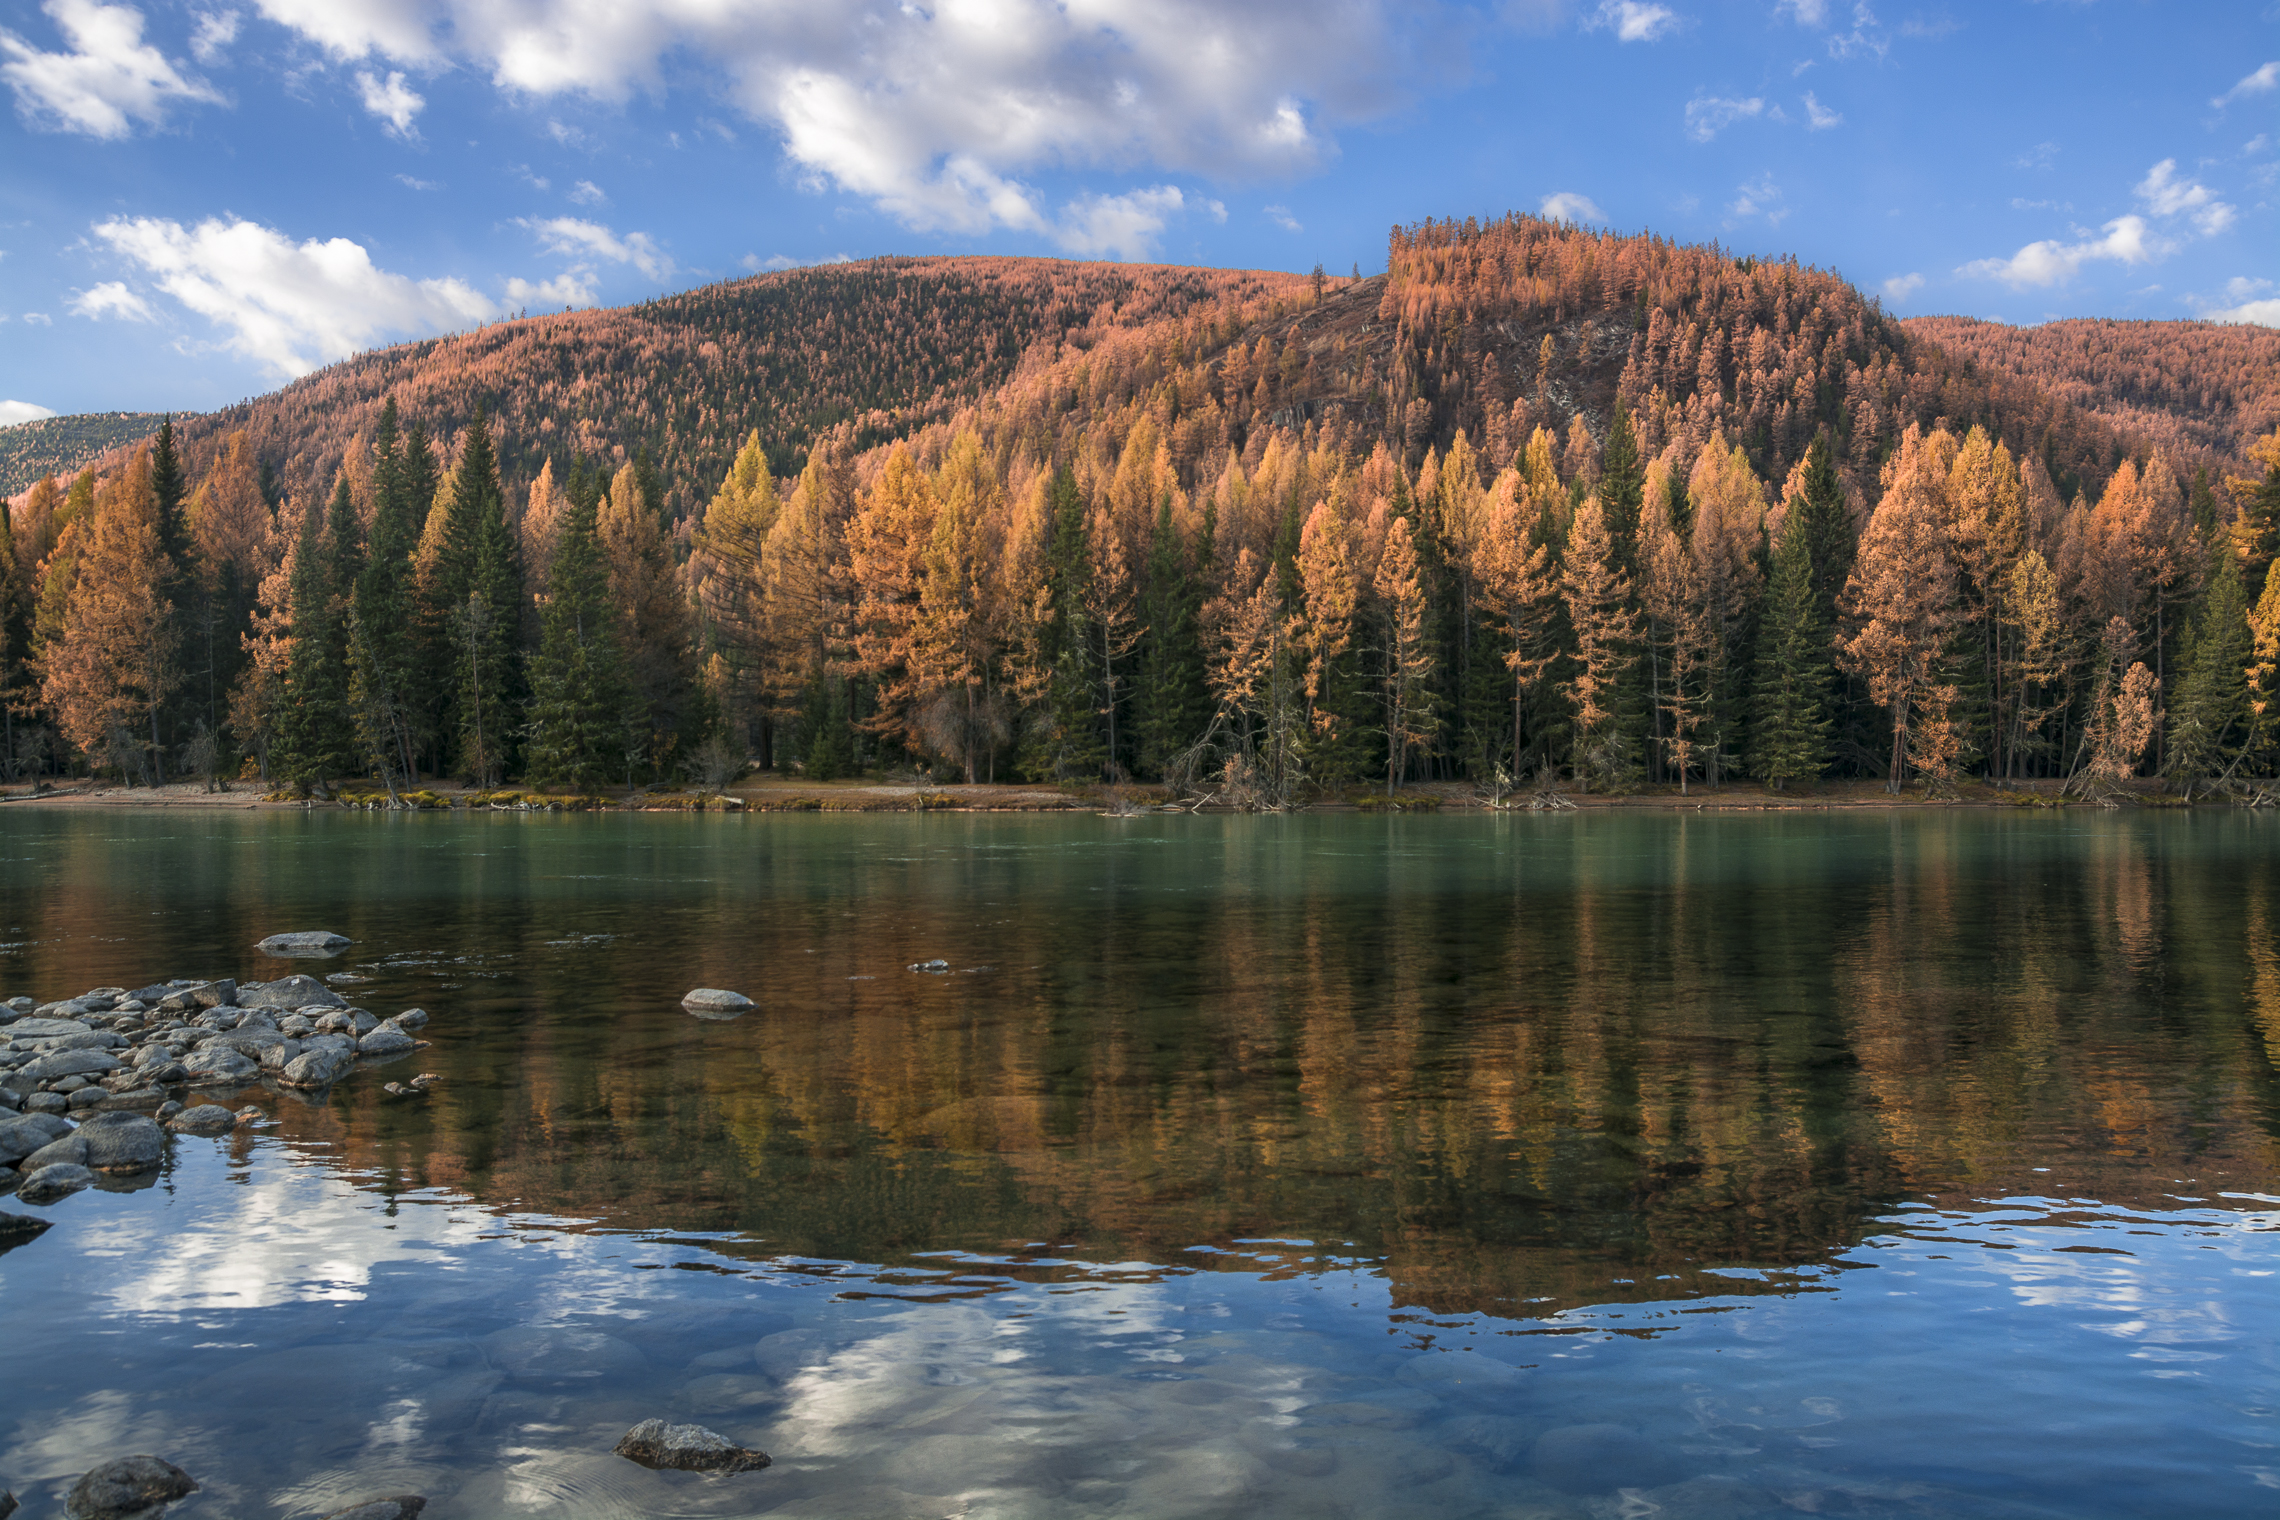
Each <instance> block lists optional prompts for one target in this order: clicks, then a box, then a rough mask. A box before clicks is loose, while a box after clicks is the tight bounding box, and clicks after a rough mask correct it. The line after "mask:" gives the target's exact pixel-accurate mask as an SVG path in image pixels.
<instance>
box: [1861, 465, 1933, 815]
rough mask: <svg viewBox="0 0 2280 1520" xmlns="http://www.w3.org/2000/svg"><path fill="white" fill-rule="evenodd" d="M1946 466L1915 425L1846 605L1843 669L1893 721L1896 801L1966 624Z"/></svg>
mask: <svg viewBox="0 0 2280 1520" xmlns="http://www.w3.org/2000/svg"><path fill="white" fill-rule="evenodd" d="M1933 436H1934V437H1935V438H1936V437H1939V436H1941V435H1938V434H1935V435H1933ZM1946 465H1947V460H1946V459H1945V458H1941V457H1938V456H1937V454H1936V451H1935V450H1933V449H1932V448H1930V447H1928V446H1927V445H1926V443H1925V441H1924V440H1923V438H1922V437H1921V436H1920V435H1919V433H1918V431H1917V429H1916V428H1914V427H1910V428H1909V429H1908V432H1907V434H1906V437H1905V438H1904V440H1903V442H1902V444H1901V451H1900V453H1899V455H1898V456H1896V457H1895V458H1894V460H1893V461H1892V462H1891V464H1889V465H1887V466H1886V474H1887V484H1886V487H1885V492H1884V499H1883V500H1882V501H1881V502H1879V503H1878V504H1877V507H1876V511H1875V512H1874V513H1873V514H1872V515H1871V516H1870V517H1869V520H1868V528H1867V531H1865V532H1864V533H1862V534H1861V539H1860V549H1859V553H1858V555H1857V557H1856V559H1855V561H1854V564H1853V571H1852V577H1851V579H1850V580H1849V581H1847V582H1846V585H1845V595H1844V600H1843V603H1842V610H1843V612H1844V614H1845V616H1846V618H1847V620H1848V627H1849V629H1850V632H1849V633H1848V635H1847V636H1846V638H1845V639H1844V641H1843V643H1842V645H1841V646H1840V648H1841V661H1840V663H1841V664H1842V665H1843V666H1844V668H1846V669H1847V670H1850V671H1852V672H1854V673H1855V674H1857V675H1859V676H1860V677H1861V679H1862V680H1863V681H1864V682H1865V683H1866V684H1867V686H1868V691H1869V696H1870V698H1871V699H1872V700H1874V701H1875V702H1876V703H1877V705H1878V706H1880V707H1883V708H1884V709H1886V711H1887V712H1888V713H1889V714H1890V715H1891V721H1892V759H1891V768H1890V770H1889V772H1888V773H1887V777H1886V781H1885V790H1887V791H1889V792H1893V793H1895V794H1897V793H1898V792H1899V790H1900V787H1901V785H1902V783H1903V782H1904V781H1905V780H1906V777H1907V772H1908V762H1909V742H1910V738H1911V733H1912V725H1913V723H1914V721H1915V719H1916V717H1917V715H1918V710H1919V708H1921V707H1922V706H1923V705H1924V704H1925V702H1926V701H1927V700H1929V699H1931V698H1932V696H1933V692H1934V688H1935V687H1937V686H1938V685H1939V684H1941V683H1940V681H1939V673H1940V670H1939V667H1940V660H1941V657H1942V655H1943V653H1944V652H1945V650H1946V647H1947V642H1948V639H1949V637H1950V635H1952V634H1953V633H1954V631H1955V628H1956V624H1957V620H1958V610H1957V606H1956V594H1955V565H1954V562H1953V561H1952V560H1951V559H1950V558H1949V555H1948V537H1947V527H1946V516H1947V514H1946V511H1945V510H1944V504H1943V500H1942V497H1943V495H1944V491H1945V483H1946V474H1947V470H1946Z"/></svg>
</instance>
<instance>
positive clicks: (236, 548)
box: [183, 430, 275, 729]
mask: <svg viewBox="0 0 2280 1520" xmlns="http://www.w3.org/2000/svg"><path fill="white" fill-rule="evenodd" d="M274 527H275V522H274V517H273V514H272V513H271V512H270V509H269V502H268V499H267V498H266V497H264V496H263V495H262V494H261V467H260V464H259V463H258V461H256V459H255V458H254V453H253V445H252V442H251V441H250V440H249V439H248V438H247V436H246V434H245V433H244V431H243V430H240V431H238V432H234V433H232V434H230V436H229V438H228V439H227V440H226V441H225V442H224V444H223V446H222V449H221V452H220V453H219V454H218V455H216V457H215V459H214V464H213V468H212V469H211V470H209V471H208V472H207V474H206V479H205V480H204V482H203V483H201V484H200V485H199V487H198V490H197V492H196V494H195V495H193V496H192V497H191V500H190V507H189V539H190V553H191V560H192V564H193V567H194V569H195V577H194V580H193V582H192V584H191V586H190V588H189V589H190V603H189V609H190V610H189V617H188V618H187V620H186V622H185V642H184V646H183V655H184V665H185V667H186V671H185V673H186V676H187V679H188V692H187V694H188V695H190V696H192V697H194V698H195V699H196V701H195V705H196V706H197V707H198V709H199V710H200V712H201V714H202V716H203V717H204V720H205V722H206V723H207V725H208V726H209V727H210V728H214V729H219V728H221V727H222V726H223V725H224V723H225V722H227V720H228V716H229V697H230V691H231V688H232V687H233V686H235V685H236V683H237V679H238V673H239V672H240V671H241V670H243V669H244V667H245V644H244V640H243V638H242V637H241V635H242V634H243V632H244V630H245V628H246V627H247V625H248V623H249V622H250V620H251V618H252V616H253V611H254V608H255V606H256V604H257V601H258V598H259V594H260V589H261V577H262V575H263V573H264V572H265V570H266V568H267V566H266V565H265V563H264V551H265V547H266V545H267V544H268V542H269V535H270V533H271V532H272V530H273V529H274Z"/></svg>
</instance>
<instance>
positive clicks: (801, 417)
mask: <svg viewBox="0 0 2280 1520" xmlns="http://www.w3.org/2000/svg"><path fill="white" fill-rule="evenodd" d="M1305 285H1306V282H1305V280H1304V279H1303V278H1301V277H1299V276H1295V275H1283V274H1272V273H1259V272H1255V271H1247V270H1218V269H1185V268H1176V267H1171V266H1165V265H1133V264H1105V263H1090V264H1087V263H1068V262H1062V261H1057V260H1047V259H1006V258H879V259H871V260H868V261H866V262H863V263H858V264H847V265H834V266H826V267H822V268H814V269H800V270H792V271H787V272H785V273H781V274H769V275H761V276H757V277H755V278H752V279H743V280H733V281H729V282H727V283H725V284H720V285H710V286H706V287H703V288H702V289H698V290H692V291H687V292H684V293H682V294H680V295H676V296H669V297H665V298H663V299H660V300H656V301H650V302H646V303H644V304H642V305H639V306H629V307H621V308H617V309H615V310H607V311H581V312H569V313H563V314H560V315H555V316H540V317H528V318H523V319H520V320H516V321H512V322H504V323H499V324H497V325H494V326H490V327H486V328H482V329H480V330H478V331H476V332H473V333H467V334H462V335H458V336H454V337H447V338H435V339H429V340H426V341H423V342H418V343H406V344H399V345H397V346H395V347H392V348H384V349H378V350H375V351H374V352H372V353H368V354H362V355H359V356H357V357H356V358H353V359H349V360H345V361H343V362H342V363H339V364H335V365H332V366H330V367H328V368H326V369H323V370H320V371H318V372H317V373H315V374H313V375H309V376H307V377H306V378H304V379H301V380H298V381H295V382H294V383H293V384H291V385H288V386H286V387H284V388H283V389H282V390H279V391H277V392H275V393H273V394H271V395H268V396H263V397H259V398H257V399H255V400H252V401H249V402H245V403H242V404H240V405H238V406H234V407H229V408H226V409H224V410H222V411H219V412H215V413H213V414H211V415H210V416H207V417H204V418H201V419H199V420H197V421H196V422H194V423H192V424H191V425H189V426H188V427H186V428H185V429H183V435H184V437H183V447H184V452H185V455H186V457H187V460H188V463H189V465H190V468H191V472H192V475H193V478H195V477H196V476H198V475H200V474H202V473H203V471H204V469H205V466H206V463H207V461H208V460H209V459H210V458H211V457H212V455H213V454H214V452H215V450H216V449H217V447H218V446H219V444H220V442H221V440H222V439H223V438H224V437H226V436H227V435H228V434H229V433H231V432H233V431H235V430H237V429H240V428H242V429H245V430H246V431H247V432H248V434H249V435H250V436H251V439H252V442H253V445H254V447H255V449H256V450H257V451H258V453H259V454H260V456H261V457H262V458H263V459H265V460H266V461H267V462H268V463H269V464H270V465H271V467H272V468H273V469H274V470H275V471H276V474H277V478H278V480H279V482H280V484H281V485H282V486H283V487H284V488H285V489H288V490H306V489H315V490H318V491H323V490H325V489H328V488H329V484H330V481H331V478H332V475H333V472H334V471H336V470H337V469H338V468H339V465H340V460H341V457H342V451H343V449H344V448H345V447H346V445H347V444H348V443H349V442H350V441H351V439H353V438H354V437H355V436H356V435H357V434H358V433H360V432H361V431H363V430H365V429H367V428H369V427H370V426H371V424H372V422H373V420H374V419H375V418H376V417H377V416H378V413H379V409H380V404H381V402H382V401H383V400H384V399H385V398H387V397H389V396H394V397H395V398H396V401H397V404H398V406H399V407H400V408H401V409H402V411H403V413H404V416H405V418H406V420H407V421H412V420H416V421H418V422H420V423H421V424H423V425H424V426H425V427H427V429H428V430H429V432H430V434H431V435H433V436H436V437H438V438H440V439H443V440H445V441H447V442H448V441H449V440H450V439H451V438H453V437H454V436H455V435H456V434H457V432H458V431H459V429H460V428H461V427H463V426H464V425H465V423H466V421H467V419H468V418H469V417H470V416H471V415H472V414H473V412H474V409H475V408H476V407H477V406H482V407H484V408H486V409H487V410H488V411H489V412H490V413H491V415H492V417H493V419H494V422H493V436H494V438H495V439H496V440H497V441H498V445H499V456H500V458H499V462H500V466H501V469H502V472H503V473H504V474H505V475H506V477H507V478H508V479H509V480H516V479H524V480H527V479H528V478H530V477H531V476H532V475H535V474H536V473H537V471H538V468H539V465H540V463H541V462H542V461H543V460H545V459H547V458H550V457H551V458H566V457H567V456H568V455H569V454H570V453H571V452H573V451H577V452H581V453H583V454H585V455H586V456H587V457H589V458H599V459H601V460H604V461H606V462H609V463H612V464H613V465H614V463H616V462H617V461H619V460H622V459H629V458H631V457H633V455H634V454H635V452H636V451H638V450H639V449H641V448H643V447H647V448H648V449H649V450H650V453H651V455H652V458H653V459H654V461H655V462H656V464H657V467H658V469H659V471H660V473H661V475H662V476H663V478H664V480H665V481H666V483H667V487H668V490H669V492H670V493H671V496H672V499H673V502H674V504H675V506H676V507H678V508H680V509H682V510H686V509H687V508H688V507H689V506H690V505H691V504H693V503H694V502H697V501H701V500H703V499H705V498H707V497H709V496H710V494H711V491H712V489H713V487H714V486H715V485H717V484H718V482H719V480H720V477H721V475H722V474H723V473H724V472H725V471H726V470H727V468H728V465H729V462H730V460H731V459H732V458H734V456H735V453H736V450H737V448H738V447H739V446H740V445H741V444H742V443H743V442H744V440H745V438H746V437H747V435H749V434H750V433H751V432H752V431H754V430H758V432H759V434H760V436H761V439H762V441H763V442H764V443H765V444H766V446H767V449H768V452H769V456H770V459H771V462H772V463H773V464H774V466H775V468H776V469H777V470H778V471H780V472H788V471H791V470H793V469H795V468H796V467H797V466H798V463H799V461H800V460H801V459H802V458H803V457H804V455H805V454H806V452H807V449H808V445H809V443H810V441H811V440H812V439H813V438H814V437H815V436H816V435H817V434H818V433H821V432H823V431H825V430H827V429H830V428H833V427H836V426H839V425H842V424H844V425H846V426H847V428H848V429H849V431H850V433H851V436H852V441H853V442H854V443H855V444H857V445H858V446H863V445H868V444H873V443H878V442H882V441H884V440H887V439H891V438H895V437H900V436H902V435H904V434H906V433H909V432H911V431H913V430H915V429H917V428H919V427H922V426H924V425H925V424H927V423H928V422H932V421H937V420H940V419H942V418H945V417H947V416H948V415H950V413H951V412H952V411H953V410H954V409H956V408H957V407H959V406H961V405H967V404H971V403H972V402H974V401H976V400H978V399H980V398H981V397H983V396H985V395H987V394H988V393H989V392H990V391H991V390H993V389H994V388H996V387H997V386H999V385H1002V384H1003V383H1004V382H1005V381H1006V380H1007V379H1008V378H1010V377H1011V376H1012V375H1013V374H1014V372H1015V370H1016V368H1017V367H1018V366H1019V365H1020V363H1021V361H1022V357H1023V355H1024V353H1025V352H1026V351H1028V350H1029V349H1030V347H1031V346H1032V345H1033V344H1037V343H1039V342H1040V341H1043V342H1045V343H1046V344H1047V346H1048V349H1049V350H1050V351H1054V352H1057V351H1058V349H1059V346H1060V344H1061V343H1063V342H1064V341H1066V342H1070V343H1074V344H1076V345H1079V346H1082V345H1086V344H1089V343H1092V342H1094V341H1097V339H1098V337H1099V336H1100V335H1103V334H1105V333H1107V332H1109V331H1112V330H1115V329H1118V328H1126V327H1134V326H1139V325H1144V324H1147V323H1151V322H1156V321H1160V320H1166V319H1171V320H1177V319H1179V318H1182V317H1184V316H1186V315H1188V314H1189V313H1191V312H1192V311H1194V310H1196V309H1198V308H1205V307H1208V308H1211V309H1214V310H1217V309H1222V308H1227V307H1242V306H1244V305H1245V304H1247V303H1248V304H1255V305H1257V306H1258V307H1260V308H1261V309H1262V310H1263V309H1264V308H1265V307H1267V306H1268V305H1269V304H1270V303H1271V302H1272V301H1273V300H1274V299H1276V298H1277V297H1278V296H1280V297H1285V298H1291V299H1295V298H1296V297H1297V295H1298V294H1299V293H1300V292H1301V291H1302V290H1303V289H1304V288H1305Z"/></svg>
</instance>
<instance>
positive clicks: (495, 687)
mask: <svg viewBox="0 0 2280 1520" xmlns="http://www.w3.org/2000/svg"><path fill="white" fill-rule="evenodd" d="M438 568H439V573H438V576H437V583H438V585H439V587H440V588H441V590H442V592H443V604H444V606H445V608H446V609H448V616H447V620H446V626H447V628H448V631H449V634H450V638H451V642H452V654H453V671H452V674H453V692H452V731H453V734H454V735H455V737H456V738H457V740H458V756H459V769H460V771H461V773H462V774H464V775H466V776H468V777H470V778H472V779H473V781H474V782H475V784H476V785H478V786H492V785H496V784H497V783H498V782H499V781H500V780H502V779H503V778H504V777H505V776H506V774H507V771H508V769H509V765H510V761H511V750H512V745H511V736H512V735H513V734H514V733H515V732H516V730H517V729H518V728H519V727H520V722H519V716H518V715H519V713H520V711H521V706H522V702H521V696H522V693H521V690H520V683H521V677H522V660H521V653H522V611H523V608H522V600H523V598H522V573H521V563H520V555H519V554H518V552H517V550H516V547H515V541H514V536H513V535H512V534H511V533H510V532H509V531H508V529H507V519H506V497H505V493H504V492H503V491H502V490H501V489H500V486H499V464H498V457H497V455H496V454H495V453H494V452H493V450H492V447H491V432H490V426H489V423H488V421H487V419H486V418H485V417H484V414H483V413H482V412H481V411H480V410H478V411H477V412H476V413H475V418H474V420H473V421H472V422H471V423H470V424H469V425H468V429H467V446H466V448H465V449H464V450H462V451H461V454H460V458H459V470H458V473H457V474H456V475H454V476H453V477H452V488H451V517H450V519H449V521H448V523H447V526H446V531H445V536H444V551H443V560H442V563H441V565H440V566H439V567H438Z"/></svg>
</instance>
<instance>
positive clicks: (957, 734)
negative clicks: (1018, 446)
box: [910, 432, 1011, 785]
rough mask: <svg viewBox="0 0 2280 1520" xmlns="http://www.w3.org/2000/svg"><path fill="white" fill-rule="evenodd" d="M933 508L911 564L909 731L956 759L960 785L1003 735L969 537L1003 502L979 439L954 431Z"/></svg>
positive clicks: (986, 609) (992, 630) (982, 589)
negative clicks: (915, 564)
mask: <svg viewBox="0 0 2280 1520" xmlns="http://www.w3.org/2000/svg"><path fill="white" fill-rule="evenodd" d="M934 494H935V498H936V500H937V502H938V503H939V505H938V506H937V508H936V510H935V515H934V525H933V528H932V530H931V532H929V534H928V535H927V542H926V549H925V552H924V553H923V554H922V555H921V557H920V562H919V586H918V611H917V614H916V617H915V618H914V619H913V622H912V627H911V651H910V659H911V668H912V675H913V679H914V680H915V682H916V684H917V687H918V691H919V716H918V726H917V731H918V733H919V734H920V735H921V737H922V738H923V739H924V740H925V741H926V743H927V745H928V747H929V748H930V749H932V750H933V751H934V752H935V753H937V754H942V755H948V756H952V757H954V758H956V759H957V760H958V761H959V762H960V763H961V764H962V765H963V766H964V768H965V772H966V781H967V784H968V785H971V784H973V783H974V782H976V781H979V780H981V779H982V752H983V750H984V749H987V750H988V751H989V752H990V753H991V755H992V756H993V757H994V756H995V753H996V750H997V746H998V745H999V744H1000V743H1002V742H1003V741H1004V740H1005V739H1007V738H1009V737H1011V734H1010V730H1009V729H1008V728H1007V726H1006V725H1005V724H1004V722H1003V721H1002V717H1001V715H1000V713H999V710H998V703H997V699H996V694H995V693H994V692H992V691H991V690H990V681H991V678H992V676H993V674H994V671H995V667H996V663H997V647H996V639H995V634H996V632H997V628H998V619H997V618H996V617H995V616H994V615H993V614H994V612H995V609H994V607H992V606H991V600H992V598H991V591H990V586H989V584H988V580H989V574H988V572H987V571H986V570H985V568H984V566H983V564H982V563H981V561H980V557H979V555H978V553H977V549H976V540H977V536H978V535H979V534H980V532H981V531H982V530H983V528H984V526H985V524H986V522H987V521H988V520H989V519H991V518H992V517H994V516H995V515H996V514H997V513H998V512H999V511H1000V510H1001V509H1002V506H1003V503H1002V501H1001V500H1000V499H999V491H998V483H997V480H996V477H995V475H994V474H993V473H992V471H991V470H990V468H989V466H988V463H987V462H986V461H985V460H984V459H983V457H982V447H981V440H980V439H979V438H978V437H977V436H975V435H974V434H973V433H970V432H967V433H960V434H959V435H958V437H957V438H956V439H954V440H953V441H952V443H951V445H950V452H949V455H948V457H947V458H945V459H944V460H943V461H942V465H941V468H940V469H939V470H938V471H937V472H936V475H935V481H934Z"/></svg>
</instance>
